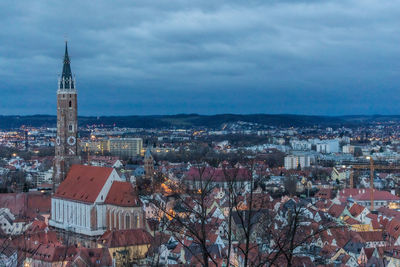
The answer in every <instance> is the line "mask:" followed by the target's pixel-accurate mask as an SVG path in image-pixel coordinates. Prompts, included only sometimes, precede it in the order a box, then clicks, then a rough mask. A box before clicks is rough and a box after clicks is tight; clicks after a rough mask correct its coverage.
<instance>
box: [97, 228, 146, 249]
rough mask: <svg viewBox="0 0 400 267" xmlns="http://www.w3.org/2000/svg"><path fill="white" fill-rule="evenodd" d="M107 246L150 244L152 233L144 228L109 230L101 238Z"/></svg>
mask: <svg viewBox="0 0 400 267" xmlns="http://www.w3.org/2000/svg"><path fill="white" fill-rule="evenodd" d="M99 240H100V241H101V242H102V244H103V245H104V246H106V247H107V248H115V247H124V246H135V245H145V244H148V245H150V244H151V242H152V237H151V235H150V234H149V233H148V232H147V231H146V230H144V229H129V230H108V231H106V232H105V233H104V234H103V235H102V236H101V237H100V239H99Z"/></svg>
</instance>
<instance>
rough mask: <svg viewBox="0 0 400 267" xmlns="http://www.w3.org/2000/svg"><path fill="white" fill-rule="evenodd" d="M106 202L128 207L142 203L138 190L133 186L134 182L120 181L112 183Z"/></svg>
mask: <svg viewBox="0 0 400 267" xmlns="http://www.w3.org/2000/svg"><path fill="white" fill-rule="evenodd" d="M104 203H106V204H111V205H117V206H126V207H132V206H138V205H140V201H139V198H138V195H137V192H136V191H135V189H134V188H133V186H132V184H131V183H130V182H119V181H114V182H113V183H112V185H111V188H110V191H108V194H107V197H106V200H105V201H104Z"/></svg>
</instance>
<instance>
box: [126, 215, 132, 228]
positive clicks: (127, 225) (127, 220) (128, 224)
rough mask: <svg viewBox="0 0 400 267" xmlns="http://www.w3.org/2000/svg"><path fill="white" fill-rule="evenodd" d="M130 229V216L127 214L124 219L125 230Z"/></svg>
mask: <svg viewBox="0 0 400 267" xmlns="http://www.w3.org/2000/svg"><path fill="white" fill-rule="evenodd" d="M130 228H131V216H129V214H127V215H126V217H125V229H130Z"/></svg>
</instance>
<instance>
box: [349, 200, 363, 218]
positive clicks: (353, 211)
mask: <svg viewBox="0 0 400 267" xmlns="http://www.w3.org/2000/svg"><path fill="white" fill-rule="evenodd" d="M364 209H365V207H364V206H361V205H359V204H357V203H354V204H353V205H352V206H351V208H350V209H349V212H350V214H351V215H352V216H354V217H357V216H358V215H360V214H361V212H363V210H364Z"/></svg>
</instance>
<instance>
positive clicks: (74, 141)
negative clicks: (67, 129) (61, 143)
mask: <svg viewBox="0 0 400 267" xmlns="http://www.w3.org/2000/svg"><path fill="white" fill-rule="evenodd" d="M67 142H68V145H70V146H73V145H75V143H76V138H75V137H74V136H70V137H68V139H67Z"/></svg>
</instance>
